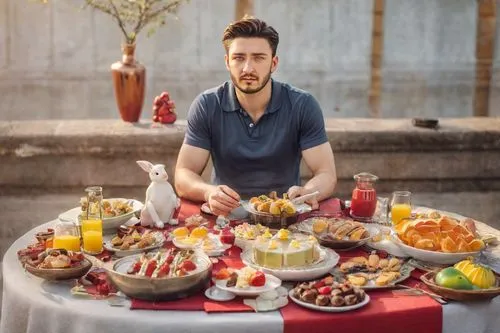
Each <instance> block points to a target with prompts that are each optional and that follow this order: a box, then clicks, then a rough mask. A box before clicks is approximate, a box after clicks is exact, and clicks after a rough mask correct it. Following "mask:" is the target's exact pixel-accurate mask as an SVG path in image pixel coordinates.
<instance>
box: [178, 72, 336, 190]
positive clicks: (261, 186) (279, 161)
mask: <svg viewBox="0 0 500 333" xmlns="http://www.w3.org/2000/svg"><path fill="white" fill-rule="evenodd" d="M187 124H188V126H187V131H186V136H185V140H184V142H185V143H186V144H188V145H191V146H195V147H199V148H203V149H206V150H208V151H210V154H211V157H212V162H213V165H214V172H213V174H212V182H213V183H214V184H218V185H227V186H229V187H231V188H233V189H234V190H235V191H236V192H238V193H239V194H240V196H242V197H250V196H255V195H260V194H264V193H268V192H270V191H277V192H278V194H279V195H281V194H282V193H286V191H287V190H288V188H290V186H292V185H300V161H301V159H302V151H303V150H306V149H309V148H312V147H315V146H317V145H320V144H322V143H325V142H327V141H328V139H327V136H326V132H325V123H324V119H323V114H322V112H321V108H320V106H319V104H318V102H317V101H316V99H315V98H314V97H313V96H312V95H311V94H309V93H307V92H305V91H303V90H300V89H298V88H295V87H292V86H290V85H288V84H285V83H281V82H277V81H275V80H273V81H272V95H271V100H270V102H269V104H268V106H267V109H266V111H265V113H264V115H263V116H262V117H261V118H260V119H259V120H258V122H257V123H255V124H254V123H253V122H252V118H251V117H250V116H249V115H248V114H247V113H246V111H245V110H243V109H242V107H241V106H240V104H239V102H238V99H237V97H236V92H235V90H234V85H233V84H232V82H225V83H224V84H222V85H220V86H218V87H215V88H213V89H210V90H207V91H205V92H203V93H202V94H200V95H198V96H197V97H196V99H195V100H194V101H193V103H192V104H191V107H190V109H189V112H188V117H187Z"/></svg>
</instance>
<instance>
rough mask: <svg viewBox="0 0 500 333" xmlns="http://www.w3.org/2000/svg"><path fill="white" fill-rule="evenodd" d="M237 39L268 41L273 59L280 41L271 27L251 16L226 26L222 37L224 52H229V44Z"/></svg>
mask: <svg viewBox="0 0 500 333" xmlns="http://www.w3.org/2000/svg"><path fill="white" fill-rule="evenodd" d="M238 37H243V38H252V37H256V38H264V39H266V40H267V41H268V43H269V46H271V50H272V52H273V57H274V56H275V55H276V49H277V48H278V43H279V41H280V38H279V35H278V32H276V30H274V28H273V27H271V26H269V25H267V23H266V22H264V21H262V20H259V19H257V18H254V17H251V16H245V17H243V18H242V19H241V20H238V21H235V22H233V23H231V24H229V25H228V26H227V28H226V29H225V30H224V35H223V37H222V44H224V48H225V49H226V52H228V51H229V46H230V45H231V42H232V41H233V40H234V39H235V38H238Z"/></svg>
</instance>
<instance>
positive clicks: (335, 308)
mask: <svg viewBox="0 0 500 333" xmlns="http://www.w3.org/2000/svg"><path fill="white" fill-rule="evenodd" d="M288 296H289V297H290V299H291V300H292V301H293V302H295V303H297V304H298V305H300V306H303V307H305V308H308V309H311V310H316V311H323V312H346V311H351V310H356V309H359V308H361V307H363V306H365V305H366V304H368V303H369V302H370V296H368V294H365V299H364V300H362V301H361V302H359V303H357V304H354V305H349V306H319V305H316V304H311V303H306V302H302V301H301V300H298V299H296V298H295V297H293V290H290V293H289V294H288Z"/></svg>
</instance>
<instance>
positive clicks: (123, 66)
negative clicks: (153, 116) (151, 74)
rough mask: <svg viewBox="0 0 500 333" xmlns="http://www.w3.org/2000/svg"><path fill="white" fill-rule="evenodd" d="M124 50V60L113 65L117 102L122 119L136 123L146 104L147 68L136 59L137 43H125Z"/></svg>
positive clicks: (112, 72) (112, 71)
mask: <svg viewBox="0 0 500 333" xmlns="http://www.w3.org/2000/svg"><path fill="white" fill-rule="evenodd" d="M122 51H123V58H122V61H117V62H115V63H114V64H113V65H111V74H112V76H113V86H114V90H115V98H116V104H117V105H118V109H119V110H120V115H121V117H122V119H123V120H124V121H126V122H131V123H135V122H137V121H139V117H140V116H141V111H142V105H143V104H144V91H145V88H146V68H145V67H144V66H143V65H141V64H140V63H139V62H137V61H136V60H135V57H134V52H135V44H124V45H123V46H122Z"/></svg>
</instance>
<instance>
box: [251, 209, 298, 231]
mask: <svg viewBox="0 0 500 333" xmlns="http://www.w3.org/2000/svg"><path fill="white" fill-rule="evenodd" d="M299 215H300V214H299V213H298V212H297V213H295V214H293V215H285V214H282V215H272V214H269V213H263V212H257V211H255V210H253V209H249V210H248V217H249V219H250V221H251V222H252V223H255V224H261V225H263V226H265V227H268V228H270V229H281V228H285V229H286V228H288V226H290V225H292V224H294V223H296V222H297V218H298V217H299Z"/></svg>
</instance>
